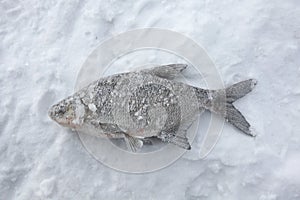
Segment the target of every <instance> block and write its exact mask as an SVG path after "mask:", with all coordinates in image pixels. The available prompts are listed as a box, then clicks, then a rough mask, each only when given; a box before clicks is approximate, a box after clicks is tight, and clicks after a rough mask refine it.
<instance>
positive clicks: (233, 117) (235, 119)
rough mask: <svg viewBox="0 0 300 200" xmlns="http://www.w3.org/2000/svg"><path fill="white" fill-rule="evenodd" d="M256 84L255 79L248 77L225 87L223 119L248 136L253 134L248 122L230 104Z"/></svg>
mask: <svg viewBox="0 0 300 200" xmlns="http://www.w3.org/2000/svg"><path fill="white" fill-rule="evenodd" d="M256 84H257V81H256V80H254V79H249V80H246V81H242V82H239V83H236V84H234V85H232V86H230V87H228V88H226V90H225V91H226V93H225V95H226V112H225V113H226V114H225V116H224V117H225V119H226V120H227V121H228V122H229V123H230V124H232V125H233V126H235V127H236V128H238V129H239V130H241V131H243V132H244V133H245V134H247V135H250V136H255V134H254V133H253V132H251V130H250V124H249V123H248V122H247V120H246V119H245V117H244V116H243V115H242V113H241V112H240V111H239V110H238V109H237V108H235V107H234V105H233V104H232V103H233V102H234V101H236V100H237V99H239V98H241V97H243V96H245V95H246V94H248V93H249V92H251V91H252V90H253V88H254V86H255V85H256Z"/></svg>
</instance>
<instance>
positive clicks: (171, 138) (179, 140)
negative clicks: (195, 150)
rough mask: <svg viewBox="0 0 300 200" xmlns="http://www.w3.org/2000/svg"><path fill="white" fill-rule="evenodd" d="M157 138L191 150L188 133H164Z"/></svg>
mask: <svg viewBox="0 0 300 200" xmlns="http://www.w3.org/2000/svg"><path fill="white" fill-rule="evenodd" d="M157 137H158V138H160V139H161V140H162V141H163V142H168V143H172V144H174V145H176V146H178V147H181V148H183V149H186V150H190V149H191V145H190V143H189V141H188V139H187V137H186V131H185V133H184V134H178V133H165V132H162V133H161V134H160V135H158V136H157Z"/></svg>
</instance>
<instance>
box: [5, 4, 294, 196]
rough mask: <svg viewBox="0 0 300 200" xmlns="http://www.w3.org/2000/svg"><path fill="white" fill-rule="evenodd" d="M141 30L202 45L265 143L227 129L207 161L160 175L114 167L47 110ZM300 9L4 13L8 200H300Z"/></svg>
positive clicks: (167, 7) (71, 8) (162, 7)
mask: <svg viewBox="0 0 300 200" xmlns="http://www.w3.org/2000/svg"><path fill="white" fill-rule="evenodd" d="M143 27H159V28H166V29H171V30H174V31H178V32H180V33H182V34H185V35H187V36H189V37H191V38H193V39H194V40H195V41H196V42H198V43H199V44H201V45H203V46H204V47H205V49H206V50H207V52H208V54H209V55H210V56H211V57H212V59H213V60H214V61H215V63H216V65H217V67H218V69H219V71H220V73H221V76H222V78H223V80H224V82H225V84H226V85H229V84H232V83H235V82H237V81H240V80H243V79H246V78H249V77H253V78H256V79H258V81H259V82H258V85H257V87H256V89H255V90H254V91H253V92H252V93H251V94H249V95H248V96H247V97H245V98H244V99H243V100H241V101H239V102H237V104H236V105H237V107H238V108H239V109H240V110H241V111H242V113H244V115H245V116H246V117H247V119H248V120H249V121H250V122H251V124H252V125H253V127H254V128H255V130H256V132H257V137H256V138H255V139H252V138H250V137H246V136H245V135H243V134H240V133H239V131H237V130H235V129H234V128H232V127H231V126H230V125H227V124H226V125H225V127H224V130H223V133H222V135H221V138H220V140H219V142H218V143H217V145H216V147H215V149H214V150H213V151H212V152H211V154H209V156H208V157H207V158H206V159H205V160H200V159H199V157H198V156H197V155H198V154H197V146H198V145H199V144H198V142H197V140H196V141H195V142H194V143H193V144H192V146H193V149H192V150H191V151H190V152H188V153H186V154H185V155H184V156H183V157H182V158H181V159H179V160H178V161H177V162H175V163H174V164H173V165H171V166H169V167H167V168H165V169H163V170H160V171H157V172H155V173H149V174H142V175H133V174H125V173H121V172H117V171H115V170H112V169H110V168H108V167H105V166H104V165H102V164H101V163H99V162H98V161H96V160H95V159H93V157H92V156H91V155H89V154H88V153H87V151H86V150H85V149H84V147H83V146H82V144H81V142H80V140H79V138H78V136H77V135H76V134H74V133H73V132H71V131H69V130H67V129H64V128H61V127H59V126H57V125H56V124H55V123H53V122H52V121H50V119H49V118H48V116H47V110H48V108H49V107H50V105H52V104H53V103H55V102H56V101H58V100H60V99H62V98H64V97H66V96H67V95H69V94H71V93H72V91H73V89H74V85H75V80H76V77H77V73H78V71H79V69H80V67H81V66H82V64H83V62H84V61H85V59H86V58H87V56H88V55H89V53H90V52H91V51H92V50H93V49H94V48H95V47H96V46H97V45H99V44H100V42H101V41H103V40H104V39H107V38H109V37H112V36H113V35H115V34H118V33H120V32H124V31H127V30H131V29H134V28H143ZM299 53H300V7H299V1H297V0H286V1H282V0H274V1H267V0H253V1H246V0H241V1H237V0H223V1H213V0H206V1H198V0H191V1H179V0H175V1H166V0H162V1H148V0H142V1H139V2H136V3H132V2H131V1H114V0H111V1H93V0H86V1H81V0H74V1H57V0H49V1H37V0H25V1H20V0H13V1H12V0H1V1H0V96H1V100H0V108H1V112H0V141H1V143H0V199H1V200H8V199H172V200H174V199H175V200H176V199H191V200H194V199H214V200H215V199H233V200H235V199H236V200H238V199H245V200H248V199H249V200H250V199H251V200H252V199H259V200H275V199H287V200H292V199H295V200H296V199H300V151H299V150H300V145H299V144H300V123H299V118H300V84H299V79H300V55H299Z"/></svg>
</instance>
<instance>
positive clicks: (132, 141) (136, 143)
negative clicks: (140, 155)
mask: <svg viewBox="0 0 300 200" xmlns="http://www.w3.org/2000/svg"><path fill="white" fill-rule="evenodd" d="M124 140H125V143H126V146H127V148H128V149H130V150H131V151H132V152H136V151H137V150H138V149H140V148H142V146H143V141H142V140H141V139H139V138H135V137H132V136H130V135H128V134H124Z"/></svg>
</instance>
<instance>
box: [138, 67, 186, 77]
mask: <svg viewBox="0 0 300 200" xmlns="http://www.w3.org/2000/svg"><path fill="white" fill-rule="evenodd" d="M186 68H187V65H186V64H170V65H162V66H158V67H154V68H150V69H145V70H142V71H144V72H147V73H151V74H153V75H156V76H158V77H160V78H165V79H170V80H172V79H174V78H175V77H177V76H178V75H179V74H180V72H182V71H183V70H184V69H186Z"/></svg>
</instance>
